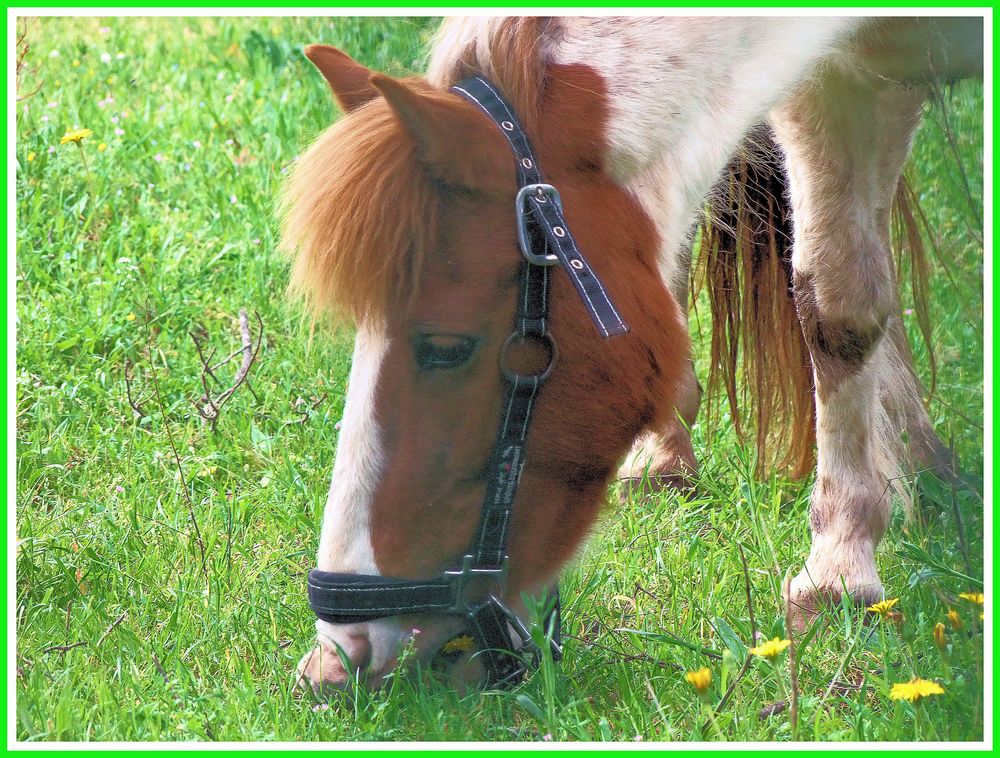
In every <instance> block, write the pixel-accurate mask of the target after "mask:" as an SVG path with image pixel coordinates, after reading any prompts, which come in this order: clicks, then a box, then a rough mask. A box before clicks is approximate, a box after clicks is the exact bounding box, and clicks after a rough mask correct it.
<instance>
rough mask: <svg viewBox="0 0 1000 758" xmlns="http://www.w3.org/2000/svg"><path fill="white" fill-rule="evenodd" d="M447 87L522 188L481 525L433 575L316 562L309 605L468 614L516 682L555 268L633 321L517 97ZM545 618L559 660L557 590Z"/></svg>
mask: <svg viewBox="0 0 1000 758" xmlns="http://www.w3.org/2000/svg"><path fill="white" fill-rule="evenodd" d="M451 89H452V91H453V92H455V93H456V94H458V95H461V96H462V97H464V98H466V99H468V100H469V101H471V102H472V103H474V104H475V105H476V106H478V107H479V109H480V110H481V111H482V112H483V114H484V115H485V116H486V117H487V118H489V119H490V121H492V122H493V123H494V124H496V126H497V127H498V128H499V129H500V132H501V134H503V136H504V137H506V139H507V142H508V143H509V144H510V147H511V150H512V151H513V153H514V157H515V158H516V160H517V178H518V187H519V190H518V193H517V201H516V205H515V217H516V219H517V230H518V240H519V243H520V247H521V252H522V254H523V255H524V259H525V262H524V264H522V270H523V271H522V278H521V291H520V295H519V297H518V311H517V320H516V323H515V329H514V332H513V333H512V334H511V335H510V337H508V338H507V341H506V342H505V343H504V346H503V348H502V349H501V351H500V371H501V373H502V374H503V376H504V378H505V380H506V389H505V390H504V398H503V404H502V409H503V410H502V411H501V418H500V425H499V429H498V432H497V437H496V441H495V442H494V445H493V452H492V454H491V459H490V465H489V469H488V470H489V472H490V473H489V476H488V479H487V485H486V494H485V497H484V498H483V505H482V510H481V513H480V519H479V526H478V528H477V529H476V536H475V537H474V539H473V542H472V545H471V546H470V548H469V551H468V553H467V554H466V555H464V556H463V557H462V560H461V563H460V564H459V565H457V566H455V567H453V568H451V569H449V570H447V571H445V572H444V574H442V575H441V576H440V577H438V578H435V579H394V578H389V577H384V576H367V575H361V574H341V573H332V572H327V571H319V570H316V569H314V570H312V571H310V572H309V605H310V607H311V608H312V610H313V611H314V612H315V613H316V615H317V616H318V617H319V618H321V619H322V620H324V621H329V622H331V623H341V624H343V623H357V622H362V621H371V620H374V619H379V618H384V617H387V616H399V615H403V614H410V613H419V614H425V613H430V614H447V615H458V616H464V617H465V618H466V631H467V633H468V634H469V635H471V636H472V638H473V639H474V640H475V643H476V646H477V648H478V649H479V653H477V655H480V656H482V659H483V663H484V667H485V669H486V671H487V676H488V679H489V682H488V683H489V685H490V686H497V687H502V686H512V685H513V684H516V683H517V682H519V681H520V679H521V678H522V677H523V675H524V673H525V672H526V671H527V667H528V660H529V659H534V660H533V663H534V665H537V664H538V660H539V656H540V653H541V651H540V650H539V649H538V647H537V646H536V645H535V644H534V643H533V642H532V639H531V635H530V632H529V630H528V628H527V627H526V625H525V624H524V622H523V621H522V620H521V619H520V618H518V616H517V615H516V614H515V613H514V612H513V611H511V610H510V608H508V606H507V605H506V604H505V603H504V601H503V599H502V598H503V595H504V592H505V591H506V580H507V538H508V536H509V530H510V525H511V523H512V521H513V508H514V498H515V495H516V493H517V485H518V482H519V480H520V478H521V469H522V468H523V466H524V450H525V443H526V441H527V438H528V430H529V428H530V426H531V417H532V411H533V409H534V405H535V399H536V397H537V395H538V391H539V390H540V389H541V387H542V385H543V384H544V383H545V380H546V379H547V378H548V376H549V374H550V373H551V372H552V369H553V367H554V366H555V363H556V357H557V354H556V345H555V342H554V341H553V339H552V336H551V334H550V333H549V330H548V321H549V268H550V267H551V266H554V265H559V266H561V267H562V268H563V269H564V270H565V271H566V272H567V273H568V274H569V277H570V280H571V281H572V282H573V286H574V287H575V288H576V290H577V292H578V294H579V295H580V298H581V299H582V301H583V304H584V306H585V307H586V309H587V311H588V312H589V313H590V316H591V318H592V319H593V321H594V324H595V325H596V326H597V329H598V331H599V332H600V334H601V335H602V336H603V337H605V338H608V337H614V336H616V335H620V334H625V333H627V332H628V327H627V326H626V325H625V322H624V321H623V320H622V317H621V316H620V315H619V314H618V311H617V310H616V309H615V306H614V305H613V304H612V302H611V299H610V297H609V296H608V293H607V291H606V290H605V288H604V286H603V285H602V284H601V281H600V280H599V279H598V278H597V275H596V274H595V273H594V272H593V270H592V269H591V268H590V265H589V264H588V263H587V261H586V259H585V258H584V257H583V254H582V253H581V252H580V250H579V248H578V247H577V245H576V241H575V240H574V239H573V235H572V234H570V231H569V227H568V226H567V225H566V220H565V219H564V218H563V214H562V205H561V201H560V198H559V192H558V191H557V190H556V188H555V187H553V186H552V185H551V184H545V183H544V181H543V178H542V174H541V172H540V171H539V168H538V163H537V161H536V160H535V155H534V152H533V151H532V149H531V143H530V142H529V140H528V135H527V134H526V133H525V132H524V129H523V128H522V127H521V124H520V122H519V121H518V119H517V116H516V115H515V114H514V110H513V108H512V107H511V105H510V104H509V103H508V102H507V101H506V100H505V99H504V97H503V96H502V95H501V94H500V93H499V92H498V91H497V88H496V87H495V86H494V85H493V84H492V83H491V82H490V81H488V80H487V79H484V78H483V77H479V76H476V77H472V78H469V79H465V80H463V81H461V82H459V83H458V84H456V85H455V86H454V87H452V88H451ZM518 342H535V343H536V344H540V345H542V346H544V347H545V348H547V350H548V356H549V360H548V365H547V366H545V368H544V369H542V370H541V371H539V372H538V373H536V374H532V375H523V374H518V373H515V372H514V371H512V370H511V368H510V367H509V366H508V364H507V353H508V350H509V348H510V347H511V346H512V345H513V344H515V343H518ZM483 585H486V586H487V588H488V589H491V590H492V591H490V592H488V593H487V599H486V600H485V601H479V602H475V601H473V600H472V599H471V597H470V596H472V597H475V596H477V595H480V596H481V592H482V590H483ZM470 588H471V590H470ZM545 626H546V630H545V631H546V633H547V639H548V640H549V643H550V645H551V650H552V655H553V658H555V659H557V660H558V658H560V657H561V654H562V651H561V648H560V638H559V599H558V593H556V595H555V597H554V598H553V599H552V600H551V602H550V604H549V608H548V612H547V616H546V620H545ZM512 631H513V633H514V635H516V637H517V641H516V642H515V640H514V637H513V636H512V634H511V632H512Z"/></svg>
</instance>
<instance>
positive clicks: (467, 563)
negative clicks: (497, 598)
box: [444, 555, 508, 613]
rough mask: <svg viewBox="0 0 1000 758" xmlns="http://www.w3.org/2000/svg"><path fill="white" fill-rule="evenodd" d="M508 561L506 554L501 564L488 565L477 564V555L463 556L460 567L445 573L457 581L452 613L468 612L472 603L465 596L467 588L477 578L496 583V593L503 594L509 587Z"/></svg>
mask: <svg viewBox="0 0 1000 758" xmlns="http://www.w3.org/2000/svg"><path fill="white" fill-rule="evenodd" d="M507 562H508V558H507V556H506V555H505V556H504V557H503V560H502V561H500V565H499V566H495V567H487V566H479V565H476V560H475V557H474V556H472V555H463V556H462V565H461V566H460V567H458V568H454V569H448V570H447V571H445V572H444V575H445V576H446V577H448V578H449V579H451V580H452V581H453V582H454V583H455V596H454V597H455V604H454V605H453V606H452V608H451V611H450V612H451V613H466V612H468V610H469V608H470V607H471V605H472V603H471V602H470V601H469V600H468V598H466V597H465V590H466V587H467V586H468V584H469V582H472V581H474V580H476V579H480V578H482V579H484V580H486V581H490V582H493V583H494V584H495V585H496V593H497V594H498V595H503V593H504V592H505V591H506V589H507Z"/></svg>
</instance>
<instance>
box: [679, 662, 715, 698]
mask: <svg viewBox="0 0 1000 758" xmlns="http://www.w3.org/2000/svg"><path fill="white" fill-rule="evenodd" d="M684 678H685V679H686V680H687V682H688V684H690V685H691V686H692V687H694V688H695V689H696V690H698V694H699V695H704V694H705V691H706V690H707V689H708V685H710V684H711V683H712V670H711V669H707V668H703V669H698V670H697V671H688V672H687V673H686V674H685V675H684Z"/></svg>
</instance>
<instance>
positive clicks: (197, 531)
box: [149, 350, 208, 581]
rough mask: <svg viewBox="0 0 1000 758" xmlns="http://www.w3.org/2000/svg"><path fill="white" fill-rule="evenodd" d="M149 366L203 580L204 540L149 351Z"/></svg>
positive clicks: (204, 562)
mask: <svg viewBox="0 0 1000 758" xmlns="http://www.w3.org/2000/svg"><path fill="white" fill-rule="evenodd" d="M149 366H150V369H151V373H150V376H151V377H152V379H153V393H154V394H155V395H156V403H157V405H158V406H159V408H160V415H161V416H162V417H163V427H164V428H165V429H166V430H167V440H168V441H169V442H170V450H171V451H172V452H173V454H174V463H175V464H176V465H177V473H178V475H179V476H180V479H181V493H182V494H183V495H184V501H185V502H186V503H187V506H188V514H189V515H190V517H191V525H192V527H194V538H195V542H196V543H197V545H198V551H199V552H200V553H201V573H202V574H204V575H205V580H206V581H207V580H208V567H207V560H206V558H205V541H204V540H203V539H202V538H201V529H200V528H199V527H198V517H197V516H196V515H195V512H194V503H193V502H191V493H190V492H188V486H187V479H186V478H185V477H184V466H183V465H181V457H180V455H179V454H178V453H177V445H175V444H174V434H173V432H172V431H170V421H169V420H168V419H167V409H166V407H164V405H163V397H162V396H161V395H160V382H159V380H157V378H156V366H154V365H153V353H152V350H151V351H150V355H149Z"/></svg>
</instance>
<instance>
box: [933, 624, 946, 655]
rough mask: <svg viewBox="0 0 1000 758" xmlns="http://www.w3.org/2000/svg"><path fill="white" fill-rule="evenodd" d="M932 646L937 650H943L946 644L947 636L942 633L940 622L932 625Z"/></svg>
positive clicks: (942, 625) (942, 628) (942, 627)
mask: <svg viewBox="0 0 1000 758" xmlns="http://www.w3.org/2000/svg"><path fill="white" fill-rule="evenodd" d="M934 644H935V645H937V647H938V649H939V650H944V648H945V645H947V644H948V635H946V634H945V633H944V624H942V623H941V622H940V621H938V622H937V623H936V624H935V625H934Z"/></svg>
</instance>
